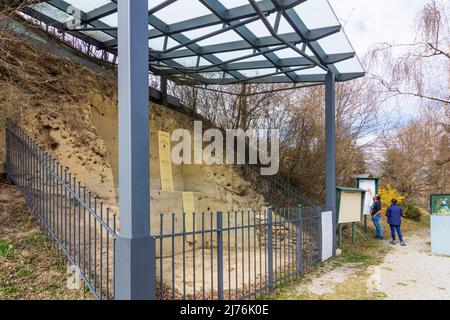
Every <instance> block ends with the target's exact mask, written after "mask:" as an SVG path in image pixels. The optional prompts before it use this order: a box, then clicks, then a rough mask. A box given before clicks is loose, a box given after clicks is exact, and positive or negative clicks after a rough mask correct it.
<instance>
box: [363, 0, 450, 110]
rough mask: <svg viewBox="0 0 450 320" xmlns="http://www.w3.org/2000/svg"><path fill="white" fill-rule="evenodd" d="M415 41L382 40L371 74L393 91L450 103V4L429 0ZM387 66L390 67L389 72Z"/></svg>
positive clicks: (438, 0) (417, 27)
mask: <svg viewBox="0 0 450 320" xmlns="http://www.w3.org/2000/svg"><path fill="white" fill-rule="evenodd" d="M416 30H417V32H416V34H417V36H416V38H415V40H414V41H413V42H412V43H402V44H394V43H382V44H379V45H377V46H376V47H375V48H374V49H373V50H372V51H371V52H370V57H371V59H372V60H373V62H374V63H373V64H374V65H375V66H378V68H379V69H378V70H377V69H376V68H374V69H373V70H372V71H371V73H370V76H371V77H372V78H373V79H376V80H377V81H378V82H379V83H380V84H381V85H383V86H384V88H385V89H386V90H387V91H388V92H389V93H390V94H391V96H393V95H408V96H413V97H418V98H422V99H425V100H427V101H428V102H433V103H439V104H449V103H450V96H449V92H448V89H449V77H450V4H449V2H448V1H445V0H430V1H429V2H428V3H427V4H426V5H425V6H424V7H423V9H422V10H421V12H420V14H419V16H418V20H417V23H416ZM386 70H388V71H387V72H386Z"/></svg>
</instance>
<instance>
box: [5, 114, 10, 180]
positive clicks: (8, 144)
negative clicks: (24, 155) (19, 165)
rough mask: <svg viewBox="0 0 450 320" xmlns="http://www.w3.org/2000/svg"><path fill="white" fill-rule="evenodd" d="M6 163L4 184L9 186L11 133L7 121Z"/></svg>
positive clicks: (7, 121)
mask: <svg viewBox="0 0 450 320" xmlns="http://www.w3.org/2000/svg"><path fill="white" fill-rule="evenodd" d="M5 135H6V162H5V170H6V182H7V183H8V184H9V183H11V182H12V179H11V176H10V174H11V132H10V126H9V120H8V119H6V130H5Z"/></svg>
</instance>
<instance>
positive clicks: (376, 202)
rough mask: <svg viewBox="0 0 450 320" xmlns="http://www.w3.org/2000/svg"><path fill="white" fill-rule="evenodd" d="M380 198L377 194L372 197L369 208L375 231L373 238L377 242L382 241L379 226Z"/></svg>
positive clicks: (381, 228) (381, 230) (381, 231)
mask: <svg viewBox="0 0 450 320" xmlns="http://www.w3.org/2000/svg"><path fill="white" fill-rule="evenodd" d="M381 212H382V211H381V197H380V196H379V195H378V194H377V195H375V196H374V197H373V203H372V207H371V208H370V214H371V215H372V221H373V224H374V226H375V229H376V230H377V235H376V236H375V238H376V239H378V240H383V237H384V234H383V227H382V226H381Z"/></svg>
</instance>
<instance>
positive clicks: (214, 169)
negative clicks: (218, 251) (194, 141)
mask: <svg viewBox="0 0 450 320" xmlns="http://www.w3.org/2000/svg"><path fill="white" fill-rule="evenodd" d="M0 42H1V43H0V48H1V49H0V51H1V53H0V122H1V125H0V173H1V171H4V165H3V162H4V160H5V138H4V137H5V132H4V121H5V120H6V118H10V119H12V120H13V121H14V122H16V123H17V124H18V125H20V126H21V127H22V128H24V129H25V130H26V132H27V133H28V134H29V135H30V136H31V137H32V138H33V139H34V140H35V141H37V142H38V143H40V144H41V145H42V146H43V147H44V148H45V149H46V150H48V152H49V154H51V155H52V156H53V157H54V158H56V159H57V160H58V161H59V162H60V163H61V164H62V165H64V166H66V167H68V169H69V170H70V171H71V172H72V174H73V175H75V176H76V177H77V179H78V180H79V181H81V183H82V184H83V185H86V186H87V187H89V188H90V189H91V190H92V191H93V192H94V193H95V194H97V195H98V196H99V198H101V199H102V200H103V201H105V203H108V204H109V205H111V206H117V205H118V195H117V187H118V134H117V133H118V132H117V128H118V118H117V115H118V111H117V88H116V83H115V81H114V80H112V79H109V78H104V77H101V76H98V75H96V74H94V73H92V72H91V71H89V70H88V69H86V68H83V67H82V66H80V65H77V64H74V63H73V62H71V61H69V60H64V59H59V58H57V57H54V56H51V55H50V54H48V53H47V52H45V51H44V50H42V49H38V48H36V47H33V46H31V45H29V44H27V43H26V42H24V41H23V40H21V39H19V38H17V37H15V36H13V35H11V34H10V33H8V32H6V31H0ZM150 114H151V116H150V119H149V121H150V128H151V139H150V149H151V158H150V159H149V163H150V172H151V183H150V189H151V190H152V193H151V195H152V209H153V210H155V211H156V212H158V213H161V212H165V213H168V212H170V211H173V210H176V211H179V210H182V208H181V209H180V201H181V200H180V198H181V192H182V191H191V192H194V193H195V198H196V209H197V210H198V211H208V210H237V209H247V208H248V209H257V210H259V209H261V207H262V206H263V204H264V199H263V197H262V196H261V195H259V194H257V193H255V192H254V191H253V188H250V183H249V182H248V181H246V180H245V179H243V178H242V177H241V175H240V174H239V171H238V170H237V168H235V167H232V166H222V165H215V166H206V165H205V166H202V165H181V166H175V165H172V170H173V179H174V187H175V191H174V192H173V193H168V192H164V191H161V180H160V168H159V156H158V140H157V137H158V131H166V132H169V133H171V132H172V131H173V130H174V129H178V128H185V129H188V130H190V131H191V132H193V122H194V120H195V119H194V118H193V117H191V116H188V115H186V114H184V113H180V112H177V111H174V110H172V109H169V108H166V107H163V106H159V105H156V104H154V103H150ZM181 206H182V205H181Z"/></svg>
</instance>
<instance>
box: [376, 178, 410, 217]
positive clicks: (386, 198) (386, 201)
mask: <svg viewBox="0 0 450 320" xmlns="http://www.w3.org/2000/svg"><path fill="white" fill-rule="evenodd" d="M378 194H379V195H380V196H381V203H382V205H383V207H382V209H383V211H384V212H386V210H387V208H389V206H390V205H391V200H392V199H397V201H398V203H399V204H401V203H402V202H403V201H404V200H405V197H404V196H402V195H401V194H400V192H398V191H397V189H395V188H394V187H392V186H391V185H390V184H388V185H387V186H386V188H380V190H379V192H378Z"/></svg>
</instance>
